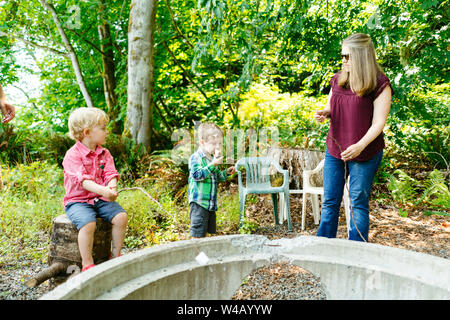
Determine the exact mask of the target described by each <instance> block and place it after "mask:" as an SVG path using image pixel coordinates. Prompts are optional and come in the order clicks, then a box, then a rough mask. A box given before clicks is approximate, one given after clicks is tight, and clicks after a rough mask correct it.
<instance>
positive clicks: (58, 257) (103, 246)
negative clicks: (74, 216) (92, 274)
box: [27, 214, 112, 287]
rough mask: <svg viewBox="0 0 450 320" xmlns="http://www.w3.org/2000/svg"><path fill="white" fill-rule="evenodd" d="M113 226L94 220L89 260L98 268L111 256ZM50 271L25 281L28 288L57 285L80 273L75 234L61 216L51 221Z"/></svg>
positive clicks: (76, 233)
mask: <svg viewBox="0 0 450 320" xmlns="http://www.w3.org/2000/svg"><path fill="white" fill-rule="evenodd" d="M111 230H112V225H111V224H110V223H109V222H107V221H104V220H103V219H100V218H98V219H97V226H96V229H95V233H94V245H93V248H92V257H93V258H94V263H95V264H99V263H102V262H104V261H106V260H108V259H109V256H110V253H111V240H112V232H111ZM48 265H49V267H48V268H46V269H44V270H43V271H41V272H40V273H39V274H37V275H36V276H35V277H34V278H32V279H31V280H30V281H28V283H27V286H29V287H34V286H37V285H39V284H40V283H42V282H44V281H45V280H47V279H49V278H53V279H52V280H53V283H54V284H55V285H58V284H60V283H62V282H64V281H66V280H67V278H68V277H69V276H70V275H71V274H72V273H78V272H79V270H81V255H80V251H79V249H78V230H77V228H76V227H75V225H74V224H73V223H72V222H71V221H70V220H69V218H68V217H67V215H65V214H63V215H60V216H58V217H56V218H55V219H53V229H52V235H51V240H50V245H49V254H48Z"/></svg>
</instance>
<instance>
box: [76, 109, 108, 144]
mask: <svg viewBox="0 0 450 320" xmlns="http://www.w3.org/2000/svg"><path fill="white" fill-rule="evenodd" d="M108 122H109V117H108V115H107V114H106V113H105V111H103V110H100V109H98V108H78V109H75V111H73V112H72V113H71V114H70V116H69V124H68V125H69V137H70V138H72V139H74V140H82V139H83V130H84V129H87V128H90V129H92V128H93V127H95V126H102V125H107V124H108Z"/></svg>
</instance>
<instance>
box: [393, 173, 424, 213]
mask: <svg viewBox="0 0 450 320" xmlns="http://www.w3.org/2000/svg"><path fill="white" fill-rule="evenodd" d="M395 174H397V176H398V177H397V178H396V177H395V176H394V175H392V176H391V179H390V181H389V185H388V188H389V190H390V191H391V192H392V198H393V199H394V201H397V202H400V203H401V204H403V205H405V204H407V203H412V201H413V200H414V199H416V196H417V190H416V189H417V185H418V182H417V181H416V180H415V179H413V178H411V177H410V176H409V175H408V174H407V173H406V172H404V171H403V170H400V169H398V170H396V171H395Z"/></svg>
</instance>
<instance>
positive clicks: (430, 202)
mask: <svg viewBox="0 0 450 320" xmlns="http://www.w3.org/2000/svg"><path fill="white" fill-rule="evenodd" d="M394 174H396V175H397V177H395V175H392V176H391V178H390V181H389V185H388V188H389V190H390V191H391V192H392V197H393V199H394V200H395V201H397V202H399V203H400V204H401V205H402V206H406V205H408V206H418V205H425V206H428V207H431V208H438V209H444V210H448V208H449V207H450V192H449V189H448V185H447V182H446V181H445V178H444V176H443V174H442V173H441V172H440V171H439V170H433V171H432V172H431V173H430V174H429V175H428V177H427V178H426V179H425V181H424V182H423V183H420V182H419V181H417V180H416V179H414V178H412V177H410V176H409V175H408V174H407V173H406V172H404V171H403V170H401V169H398V170H396V171H395V172H394Z"/></svg>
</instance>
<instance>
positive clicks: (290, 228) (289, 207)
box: [284, 191, 292, 231]
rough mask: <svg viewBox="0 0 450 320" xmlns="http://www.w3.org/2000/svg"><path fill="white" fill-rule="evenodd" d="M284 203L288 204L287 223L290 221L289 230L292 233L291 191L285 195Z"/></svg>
mask: <svg viewBox="0 0 450 320" xmlns="http://www.w3.org/2000/svg"><path fill="white" fill-rule="evenodd" d="M284 198H285V199H284V201H285V203H286V211H285V212H286V215H287V221H288V229H289V231H292V222H291V201H290V199H289V191H287V192H285V193H284Z"/></svg>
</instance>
